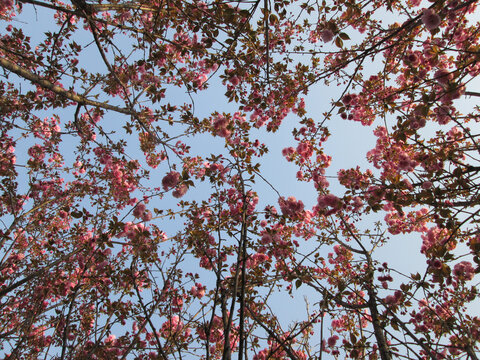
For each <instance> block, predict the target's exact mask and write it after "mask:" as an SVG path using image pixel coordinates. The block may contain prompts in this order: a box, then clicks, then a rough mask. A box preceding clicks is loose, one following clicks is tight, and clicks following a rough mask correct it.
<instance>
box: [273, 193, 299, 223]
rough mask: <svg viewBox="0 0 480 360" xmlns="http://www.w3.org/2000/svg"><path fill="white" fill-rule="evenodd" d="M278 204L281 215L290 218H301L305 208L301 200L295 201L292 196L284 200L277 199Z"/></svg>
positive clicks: (282, 198)
mask: <svg viewBox="0 0 480 360" xmlns="http://www.w3.org/2000/svg"><path fill="white" fill-rule="evenodd" d="M278 204H279V205H280V210H281V211H282V214H283V215H285V216H288V217H291V218H296V217H298V216H301V215H302V213H303V209H304V207H305V206H304V205H303V202H302V201H301V200H298V201H297V199H295V197H294V196H289V197H288V199H286V200H285V198H284V197H281V198H279V199H278Z"/></svg>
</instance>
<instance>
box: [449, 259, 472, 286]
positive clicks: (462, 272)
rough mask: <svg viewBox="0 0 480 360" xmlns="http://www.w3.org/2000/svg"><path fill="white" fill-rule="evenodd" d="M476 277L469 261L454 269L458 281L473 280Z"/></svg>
mask: <svg viewBox="0 0 480 360" xmlns="http://www.w3.org/2000/svg"><path fill="white" fill-rule="evenodd" d="M474 275H475V268H474V267H473V266H472V263H470V262H469V261H461V262H459V263H458V264H455V266H454V267H453V276H455V278H456V279H457V280H464V281H467V280H472V279H473V276H474Z"/></svg>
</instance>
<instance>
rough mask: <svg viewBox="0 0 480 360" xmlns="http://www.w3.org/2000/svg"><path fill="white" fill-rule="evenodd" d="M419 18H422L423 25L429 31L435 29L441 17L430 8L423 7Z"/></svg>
mask: <svg viewBox="0 0 480 360" xmlns="http://www.w3.org/2000/svg"><path fill="white" fill-rule="evenodd" d="M420 19H421V20H422V22H423V24H424V25H425V27H426V28H427V29H428V30H430V31H432V30H435V29H436V28H437V27H438V26H439V25H440V22H441V21H442V19H440V16H439V15H438V14H437V13H436V12H435V11H433V10H432V9H423V10H422V16H421V17H420Z"/></svg>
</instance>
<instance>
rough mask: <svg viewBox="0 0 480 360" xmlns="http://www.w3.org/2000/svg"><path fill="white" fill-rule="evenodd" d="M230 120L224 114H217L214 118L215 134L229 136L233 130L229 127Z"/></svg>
mask: <svg viewBox="0 0 480 360" xmlns="http://www.w3.org/2000/svg"><path fill="white" fill-rule="evenodd" d="M229 123H230V121H229V120H228V119H227V118H226V117H225V116H223V115H220V114H219V115H217V117H216V118H215V119H214V120H213V128H214V130H215V134H216V135H218V136H221V137H224V138H228V137H229V136H230V135H231V134H232V132H231V131H230V130H229V129H228V125H229Z"/></svg>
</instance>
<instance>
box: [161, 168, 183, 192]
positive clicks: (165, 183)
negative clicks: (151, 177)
mask: <svg viewBox="0 0 480 360" xmlns="http://www.w3.org/2000/svg"><path fill="white" fill-rule="evenodd" d="M179 182H180V173H178V172H176V171H170V172H169V173H168V174H167V175H165V176H164V177H163V179H162V187H163V190H165V191H168V190H170V189H171V188H173V187H175V186H177V184H178V183H179Z"/></svg>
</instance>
